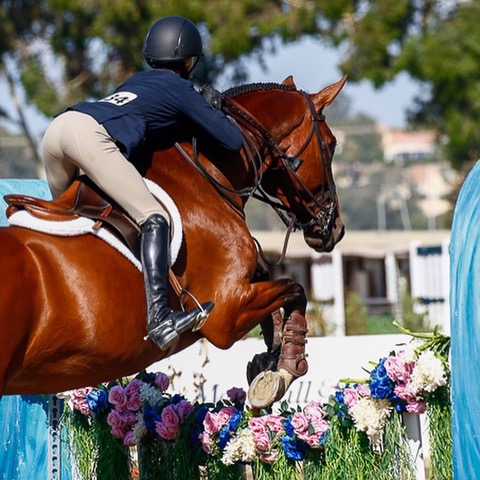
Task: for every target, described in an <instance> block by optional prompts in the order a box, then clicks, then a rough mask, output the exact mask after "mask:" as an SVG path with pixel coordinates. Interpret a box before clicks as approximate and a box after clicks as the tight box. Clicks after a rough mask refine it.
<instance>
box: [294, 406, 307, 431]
mask: <svg viewBox="0 0 480 480" xmlns="http://www.w3.org/2000/svg"><path fill="white" fill-rule="evenodd" d="M291 423H292V425H293V428H294V429H295V432H296V433H297V435H298V434H300V433H306V432H308V425H309V422H308V418H307V417H306V416H305V415H304V414H303V413H300V412H295V413H294V414H293V415H292V420H291Z"/></svg>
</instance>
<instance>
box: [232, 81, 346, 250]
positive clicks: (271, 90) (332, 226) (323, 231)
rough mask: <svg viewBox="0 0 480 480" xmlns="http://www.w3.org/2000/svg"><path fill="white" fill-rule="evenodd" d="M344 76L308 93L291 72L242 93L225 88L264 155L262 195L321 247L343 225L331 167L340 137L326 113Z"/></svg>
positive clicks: (324, 247)
mask: <svg viewBox="0 0 480 480" xmlns="http://www.w3.org/2000/svg"><path fill="white" fill-rule="evenodd" d="M345 82H346V77H343V78H342V79H341V80H340V81H339V82H337V83H334V84H332V85H330V86H328V87H326V88H324V89H323V90H321V91H320V92H318V93H315V94H307V93H305V92H303V91H301V90H297V88H296V86H295V84H294V82H293V79H292V77H288V78H287V79H286V80H284V82H283V83H282V84H281V85H278V84H256V85H253V86H250V87H251V88H250V89H248V88H247V89H245V87H244V91H243V92H241V94H239V95H238V96H236V95H235V94H234V95H232V92H231V91H230V92H227V97H228V94H230V96H233V97H235V99H234V100H233V107H234V111H235V113H234V114H235V117H236V118H237V120H238V121H239V123H240V124H241V125H242V127H243V128H244V130H246V131H247V132H248V134H247V136H246V138H247V140H249V141H247V144H250V146H251V150H256V149H258V150H259V151H260V154H261V155H262V157H263V159H264V162H263V168H262V169H261V171H260V178H261V180H260V181H259V190H260V192H261V193H262V195H263V197H264V200H265V201H267V202H268V203H271V204H272V206H273V207H274V208H275V209H276V210H277V213H279V215H280V216H281V217H283V218H282V219H283V220H284V221H285V223H286V224H287V225H288V224H290V225H293V227H295V228H301V229H302V230H303V234H304V238H305V241H306V243H307V244H308V245H309V246H310V247H312V248H313V249H314V250H316V251H318V252H329V251H331V250H332V249H333V247H334V246H335V244H336V243H337V242H339V241H340V240H341V239H342V237H343V234H344V230H345V228H344V225H343V223H342V220H341V218H340V208H339V203H338V198H337V194H336V189H335V182H334V179H333V174H332V168H331V167H332V159H333V153H334V150H335V145H336V140H335V136H334V135H333V133H332V131H331V130H330V128H329V127H328V125H327V123H326V121H325V117H324V115H323V109H324V108H325V107H326V106H328V105H330V104H331V103H332V101H333V100H334V99H335V97H336V96H337V95H338V93H339V92H340V90H341V89H342V87H343V85H344V84H345ZM229 99H230V102H232V99H231V98H230V97H229ZM231 106H232V104H231ZM235 106H239V107H240V108H239V109H238V110H237V109H236V108H235ZM241 109H243V114H242V112H241V111H240V110H241ZM247 146H248V145H247ZM267 195H268V196H267ZM268 197H270V200H268ZM272 197H273V198H274V199H276V200H278V201H279V202H280V203H278V202H275V201H272V200H271V198H272Z"/></svg>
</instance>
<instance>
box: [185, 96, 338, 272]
mask: <svg viewBox="0 0 480 480" xmlns="http://www.w3.org/2000/svg"><path fill="white" fill-rule="evenodd" d="M297 92H299V93H300V94H301V95H302V96H303V98H304V99H305V101H306V103H307V106H308V109H309V114H310V120H311V126H310V131H309V133H308V135H307V138H306V139H305V141H304V142H303V144H302V146H301V147H300V148H299V150H298V152H297V153H296V154H295V155H294V156H289V155H287V154H286V153H285V152H284V151H283V150H282V149H281V147H280V145H279V144H278V142H277V141H276V140H275V139H274V138H273V136H272V135H271V134H270V132H268V131H267V130H266V129H265V128H264V127H263V126H262V125H261V123H260V122H259V121H258V120H256V119H255V117H254V116H253V115H252V114H251V113H250V112H247V111H246V110H245V109H244V108H243V107H241V106H240V105H239V104H238V103H237V102H236V101H234V100H233V99H232V98H230V97H226V99H225V103H226V109H227V111H228V112H229V114H230V115H231V116H232V117H233V119H234V120H235V121H236V122H237V124H238V125H239V126H240V127H241V131H242V135H243V138H244V146H243V150H244V153H245V158H246V159H247V162H248V163H250V164H251V166H252V170H253V175H254V181H253V183H252V185H251V186H248V187H245V188H242V189H233V188H230V187H228V186H226V185H224V184H222V183H221V182H219V181H218V180H217V179H216V178H214V177H213V176H212V175H211V174H210V173H209V172H208V171H207V170H206V169H205V167H204V166H203V165H202V164H201V162H200V160H199V155H198V150H197V143H196V139H195V138H193V139H192V148H193V159H192V158H191V157H190V156H189V155H188V153H187V152H185V150H184V149H183V148H182V147H181V146H180V144H178V143H177V144H175V146H176V148H177V150H178V151H179V152H180V153H181V154H182V156H183V157H184V158H185V159H186V160H187V161H188V162H189V163H190V164H191V165H192V166H194V167H195V168H196V169H197V170H198V171H199V172H200V173H202V175H204V176H205V177H206V178H207V179H208V180H209V182H210V183H211V184H212V185H213V186H214V188H215V189H216V190H217V191H218V192H219V193H220V195H221V196H222V197H223V198H224V199H225V200H226V201H227V202H228V203H229V204H230V205H231V206H232V207H233V209H234V210H235V211H236V212H237V213H239V214H240V215H241V216H242V217H245V213H244V211H243V206H242V205H241V204H239V203H238V202H236V201H235V199H234V198H232V196H235V195H236V196H239V197H242V198H243V197H254V198H256V199H258V200H260V201H261V202H263V203H266V204H268V205H270V206H271V207H272V208H273V210H274V211H275V212H276V213H277V215H278V216H279V217H280V219H281V220H282V222H283V223H284V224H285V225H286V226H287V232H286V237H285V241H284V247H283V249H282V254H281V256H280V258H279V259H278V260H277V261H276V262H275V263H274V264H279V263H281V262H282V261H283V259H284V257H285V254H286V249H287V244H288V240H289V237H290V234H291V233H292V231H295V230H299V229H305V228H309V227H311V226H314V225H317V227H319V228H320V231H321V235H328V233H329V227H330V225H331V223H332V221H333V216H334V213H335V207H336V203H335V191H336V187H335V183H334V181H333V175H332V172H331V164H332V159H333V149H331V148H330V147H329V145H328V144H327V142H325V140H324V138H323V135H322V131H321V128H320V123H321V122H323V121H325V116H324V115H319V114H318V112H317V111H316V109H315V105H314V104H313V102H312V100H311V98H310V96H309V95H308V94H307V93H305V92H303V91H301V90H297ZM245 131H246V132H247V133H248V134H250V135H248V134H246V133H245ZM314 135H315V137H316V140H317V143H318V146H319V149H320V155H321V159H322V168H323V170H324V171H325V172H326V173H327V174H328V181H327V183H326V186H325V185H324V188H322V190H321V191H320V192H319V193H317V194H314V193H313V192H312V191H311V190H310V189H309V188H308V187H307V185H306V184H305V182H304V181H303V180H302V179H301V178H300V176H299V175H298V174H297V170H298V169H299V168H300V166H301V164H302V163H303V160H302V159H301V155H302V153H303V152H304V151H305V149H306V148H307V146H308V145H309V143H310V141H311V140H312V137H313V136H314ZM254 140H256V141H254ZM257 142H258V143H257ZM259 144H260V145H266V146H267V147H268V149H269V150H270V151H271V152H274V153H276V155H277V156H278V158H279V159H280V161H281V167H275V168H279V169H280V168H282V169H283V170H284V171H285V172H286V173H287V175H288V176H289V177H290V179H291V180H292V186H293V189H294V192H295V195H296V196H297V197H298V198H299V199H300V203H301V205H302V206H303V208H304V210H305V211H306V212H307V213H308V215H309V216H310V217H311V219H310V220H309V221H308V222H305V223H301V222H300V221H299V220H298V218H297V216H296V214H295V213H294V212H293V211H291V210H290V209H288V208H287V207H286V206H285V205H283V204H282V203H281V202H280V201H279V200H276V199H272V198H271V197H270V196H269V195H268V194H267V193H266V192H265V190H264V189H263V187H262V186H261V181H262V177H263V173H264V172H265V171H266V170H267V169H268V168H269V166H270V165H269V164H267V163H266V162H265V161H264V159H263V157H262V155H261V152H260V147H259ZM298 186H299V187H298ZM302 194H303V195H302ZM304 196H305V197H306V198H307V200H305V199H304V198H303V197H304ZM255 242H256V243H257V246H258V247H259V252H260V254H261V256H262V259H263V260H264V261H265V262H266V263H270V262H268V261H267V259H266V258H265V256H264V255H263V252H262V250H261V247H260V245H259V244H258V241H257V240H256V239H255ZM270 264H271V263H270Z"/></svg>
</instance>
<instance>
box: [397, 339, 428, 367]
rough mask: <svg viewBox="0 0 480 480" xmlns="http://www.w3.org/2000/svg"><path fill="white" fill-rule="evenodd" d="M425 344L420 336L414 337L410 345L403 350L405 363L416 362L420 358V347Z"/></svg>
mask: <svg viewBox="0 0 480 480" xmlns="http://www.w3.org/2000/svg"><path fill="white" fill-rule="evenodd" d="M422 345H423V341H422V340H420V339H419V338H413V339H412V340H411V341H410V342H409V343H408V345H406V346H405V349H404V350H403V351H402V355H401V357H402V360H403V361H404V362H405V363H414V362H416V361H417V358H418V353H417V351H418V348H419V347H421V346H422Z"/></svg>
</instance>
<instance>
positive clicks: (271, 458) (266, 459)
mask: <svg viewBox="0 0 480 480" xmlns="http://www.w3.org/2000/svg"><path fill="white" fill-rule="evenodd" d="M277 457H278V452H277V451H276V450H272V451H271V452H268V453H261V454H260V460H261V461H262V462H263V463H268V464H272V463H275V461H276V460H277Z"/></svg>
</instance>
